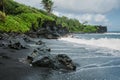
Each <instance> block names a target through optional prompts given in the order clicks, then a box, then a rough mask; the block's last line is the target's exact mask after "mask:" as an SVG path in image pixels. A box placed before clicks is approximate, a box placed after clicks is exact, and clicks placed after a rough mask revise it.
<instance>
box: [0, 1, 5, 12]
mask: <svg viewBox="0 0 120 80" xmlns="http://www.w3.org/2000/svg"><path fill="white" fill-rule="evenodd" d="M5 2H6V0H0V11H2V12H5Z"/></svg>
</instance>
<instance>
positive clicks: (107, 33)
mask: <svg viewBox="0 0 120 80" xmlns="http://www.w3.org/2000/svg"><path fill="white" fill-rule="evenodd" d="M104 34H108V35H120V33H104Z"/></svg>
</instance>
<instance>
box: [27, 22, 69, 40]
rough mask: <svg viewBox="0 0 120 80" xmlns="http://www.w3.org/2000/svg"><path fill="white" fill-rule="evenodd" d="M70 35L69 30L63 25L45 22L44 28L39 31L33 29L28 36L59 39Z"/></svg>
mask: <svg viewBox="0 0 120 80" xmlns="http://www.w3.org/2000/svg"><path fill="white" fill-rule="evenodd" d="M68 33H69V30H68V29H67V28H66V27H63V26H62V25H60V24H59V25H57V24H56V22H55V21H44V23H43V24H42V27H39V28H38V29H34V28H32V29H31V31H30V32H28V33H26V34H27V35H29V36H31V37H33V38H35V37H40V36H42V37H44V38H47V39H57V38H58V37H61V36H65V35H67V34H68Z"/></svg>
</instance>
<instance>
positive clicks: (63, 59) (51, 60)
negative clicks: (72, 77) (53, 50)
mask: <svg viewBox="0 0 120 80" xmlns="http://www.w3.org/2000/svg"><path fill="white" fill-rule="evenodd" d="M34 53H36V52H34ZM27 60H28V61H29V62H30V64H32V66H33V67H46V68H52V69H65V70H76V65H75V63H74V62H73V61H72V60H71V59H70V57H68V56H67V55H66V54H58V55H50V54H49V55H40V56H39V57H38V59H36V60H34V58H33V57H31V56H28V57H27Z"/></svg>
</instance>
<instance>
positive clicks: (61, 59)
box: [56, 54, 76, 70]
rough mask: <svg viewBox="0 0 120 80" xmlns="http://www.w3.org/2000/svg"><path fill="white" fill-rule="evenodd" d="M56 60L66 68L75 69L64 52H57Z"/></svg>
mask: <svg viewBox="0 0 120 80" xmlns="http://www.w3.org/2000/svg"><path fill="white" fill-rule="evenodd" d="M56 60H57V61H58V62H59V63H60V66H61V67H63V68H64V69H67V70H76V65H75V64H74V62H73V61H72V59H71V58H70V57H68V56H67V55H66V54H58V55H57V56H56Z"/></svg>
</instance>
